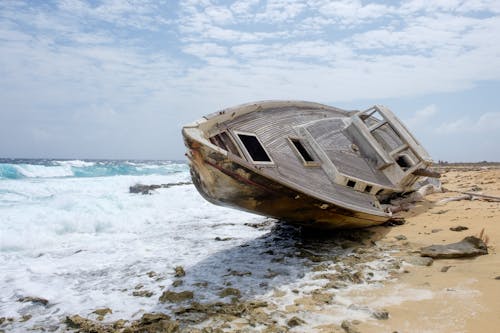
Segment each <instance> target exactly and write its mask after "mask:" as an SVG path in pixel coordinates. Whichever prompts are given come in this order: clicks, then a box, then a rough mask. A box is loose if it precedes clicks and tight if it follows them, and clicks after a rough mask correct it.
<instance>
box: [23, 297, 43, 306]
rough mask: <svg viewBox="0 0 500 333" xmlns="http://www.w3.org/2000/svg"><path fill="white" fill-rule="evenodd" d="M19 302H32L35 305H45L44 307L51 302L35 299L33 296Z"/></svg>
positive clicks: (39, 298)
mask: <svg viewBox="0 0 500 333" xmlns="http://www.w3.org/2000/svg"><path fill="white" fill-rule="evenodd" d="M17 301H18V302H22V303H27V302H31V303H35V304H40V305H44V306H45V305H47V304H49V301H48V300H46V299H45V298H41V297H33V296H26V297H21V298H19V299H18V300H17Z"/></svg>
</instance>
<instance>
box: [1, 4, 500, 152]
mask: <svg viewBox="0 0 500 333" xmlns="http://www.w3.org/2000/svg"><path fill="white" fill-rule="evenodd" d="M268 99H292V100H307V101H314V102H319V103H324V104H328V105H332V106H337V107H341V108H344V109H348V110H353V109H359V110H364V109H367V108H369V107H370V106H371V105H374V104H383V105H385V106H387V107H389V108H390V109H391V110H392V111H393V112H394V113H395V114H396V115H397V116H398V117H399V118H400V119H402V120H403V122H404V123H405V124H407V126H408V127H409V128H410V129H411V130H412V132H413V133H414V135H415V136H416V137H417V138H418V139H419V141H420V142H421V143H422V144H423V145H424V147H425V148H426V149H427V150H428V151H429V152H430V154H431V156H432V157H433V159H434V160H435V161H438V160H446V161H455V162H458V161H482V160H487V161H500V1H498V0H491V1H490V0H469V1H460V0H443V1H427V0H409V1H385V2H384V1H356V0H342V1H326V0H309V1H306V0H296V1H285V0H267V1H266V0H236V1H216V0H186V1H182V0H181V1H146V0H138V1H135V0H129V1H125V0H121V1H118V0H104V1H80V0H59V1H57V0H56V1H35V0H33V1H8V0H2V1H0V157H10V158H16V157H19V158H20V157H22V158H29V157H31V158H102V159H177V160H178V159H183V158H184V152H185V149H184V145H183V142H182V137H181V128H182V125H184V124H187V123H190V122H192V121H194V120H196V119H198V118H200V117H202V116H203V115H205V114H209V113H212V112H215V111H217V110H220V109H223V108H226V107H230V106H234V105H238V104H242V103H247V102H252V101H257V100H268Z"/></svg>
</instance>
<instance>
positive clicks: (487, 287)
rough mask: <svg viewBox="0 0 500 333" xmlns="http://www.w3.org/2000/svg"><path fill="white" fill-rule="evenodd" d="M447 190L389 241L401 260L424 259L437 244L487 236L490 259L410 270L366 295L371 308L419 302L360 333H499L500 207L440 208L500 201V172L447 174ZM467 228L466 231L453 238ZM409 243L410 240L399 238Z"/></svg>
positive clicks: (393, 308) (400, 308) (369, 324)
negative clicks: (387, 301)
mask: <svg viewBox="0 0 500 333" xmlns="http://www.w3.org/2000/svg"><path fill="white" fill-rule="evenodd" d="M442 172H443V176H442V179H441V180H442V183H443V187H444V188H445V189H447V190H449V192H445V193H436V194H431V195H429V196H427V197H426V200H425V201H423V202H421V203H418V204H417V207H416V208H414V209H412V210H411V211H410V212H407V213H404V214H403V216H404V217H405V219H406V223H405V224H404V225H402V226H398V227H396V228H391V229H390V231H389V232H388V233H387V234H385V235H384V237H383V239H382V240H383V241H384V242H389V243H394V244H398V247H399V248H400V253H399V255H401V256H404V255H407V254H414V253H418V251H419V249H420V248H421V247H424V246H428V245H431V244H445V243H453V242H458V241H460V240H462V239H463V238H464V237H465V236H470V235H476V236H478V235H479V234H480V233H481V232H482V230H484V231H483V234H484V235H486V236H487V239H488V242H487V245H488V251H489V253H488V255H484V256H478V257H476V258H470V259H439V260H435V261H434V262H433V263H432V265H430V266H418V265H417V266H415V265H412V266H406V265H405V266H404V268H405V272H406V271H407V273H403V274H401V275H398V276H397V278H396V279H395V280H394V281H393V282H391V283H387V284H386V285H385V286H384V288H382V289H380V290H379V292H378V293H374V294H372V295H364V296H365V297H367V298H368V299H370V300H371V301H376V300H377V299H380V298H390V297H393V298H394V299H397V298H398V296H399V295H404V294H405V293H411V292H414V293H417V294H420V295H421V296H422V297H421V299H419V297H416V299H415V300H409V301H403V302H395V304H394V305H391V306H387V307H386V308H387V310H388V311H389V313H390V314H391V315H390V316H389V319H388V320H386V321H376V322H374V321H370V322H364V323H362V324H361V325H360V326H359V330H360V331H361V332H392V331H398V332H494V331H496V330H498V327H499V325H500V317H499V316H498V311H499V309H500V288H499V283H500V257H499V255H498V253H497V248H498V244H499V243H498V242H499V240H500V224H499V222H500V204H499V203H498V202H488V201H483V200H461V201H453V202H448V203H440V201H442V200H443V199H445V198H450V197H457V196H460V194H458V193H455V192H452V191H461V192H464V191H465V192H470V191H471V190H472V191H474V190H475V191H477V193H483V194H487V195H492V196H500V170H499V169H498V168H491V169H487V168H480V167H477V168H467V167H462V168H456V167H449V168H447V169H446V168H445V169H444V170H442ZM457 226H463V227H466V228H467V229H466V230H463V231H451V230H450V228H453V227H457ZM398 235H404V236H405V237H406V240H404V241H398V240H396V237H397V236H398Z"/></svg>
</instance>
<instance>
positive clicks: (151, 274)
mask: <svg viewBox="0 0 500 333" xmlns="http://www.w3.org/2000/svg"><path fill="white" fill-rule="evenodd" d="M147 274H148V276H149V277H150V278H154V277H155V276H157V275H158V273H156V272H155V271H149V272H148V273H147Z"/></svg>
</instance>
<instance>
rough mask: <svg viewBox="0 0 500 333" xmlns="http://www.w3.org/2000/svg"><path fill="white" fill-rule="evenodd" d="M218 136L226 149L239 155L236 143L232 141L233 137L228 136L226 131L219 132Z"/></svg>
mask: <svg viewBox="0 0 500 333" xmlns="http://www.w3.org/2000/svg"><path fill="white" fill-rule="evenodd" d="M220 137H221V139H222V141H223V142H224V144H225V145H226V147H227V150H228V151H230V152H231V153H233V154H234V155H236V156H238V157H241V155H240V152H239V151H238V148H237V147H236V144H235V143H234V141H233V139H231V137H230V136H229V134H228V133H227V132H222V133H221V134H220Z"/></svg>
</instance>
